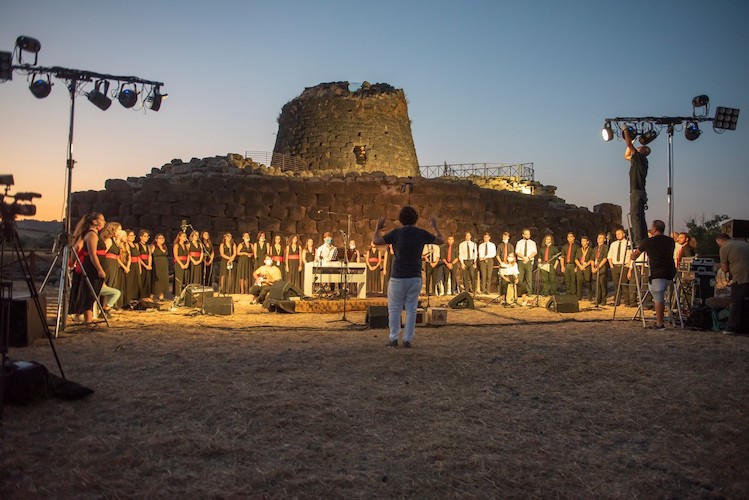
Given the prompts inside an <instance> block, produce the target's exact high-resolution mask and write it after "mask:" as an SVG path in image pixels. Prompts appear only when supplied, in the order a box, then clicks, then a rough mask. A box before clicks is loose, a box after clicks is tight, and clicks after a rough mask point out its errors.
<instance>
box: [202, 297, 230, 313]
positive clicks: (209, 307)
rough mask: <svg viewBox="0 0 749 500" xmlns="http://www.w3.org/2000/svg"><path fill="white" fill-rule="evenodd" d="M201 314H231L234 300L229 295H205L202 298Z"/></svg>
mask: <svg viewBox="0 0 749 500" xmlns="http://www.w3.org/2000/svg"><path fill="white" fill-rule="evenodd" d="M203 314H218V315H220V316H229V315H232V314H234V302H233V301H232V299H231V297H205V298H204V299H203Z"/></svg>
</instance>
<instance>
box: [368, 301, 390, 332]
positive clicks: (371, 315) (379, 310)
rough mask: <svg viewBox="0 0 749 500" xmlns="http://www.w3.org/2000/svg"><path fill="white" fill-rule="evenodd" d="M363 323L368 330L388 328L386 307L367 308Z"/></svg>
mask: <svg viewBox="0 0 749 500" xmlns="http://www.w3.org/2000/svg"><path fill="white" fill-rule="evenodd" d="M364 321H365V322H366V323H367V324H368V325H369V327H370V328H388V307H387V306H367V314H366V316H365V317H364Z"/></svg>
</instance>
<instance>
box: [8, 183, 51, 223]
mask: <svg viewBox="0 0 749 500" xmlns="http://www.w3.org/2000/svg"><path fill="white" fill-rule="evenodd" d="M0 184H4V185H5V192H4V193H3V195H2V200H0V216H1V217H2V219H3V220H15V218H16V216H17V215H23V216H33V215H36V205H34V204H33V203H31V202H32V201H33V200H34V198H41V197H42V195H40V194H39V193H16V194H15V195H11V194H8V191H10V187H11V186H12V185H14V184H15V181H14V180H13V176H12V175H0ZM6 197H7V198H11V199H12V200H13V202H12V203H6V202H5V198H6Z"/></svg>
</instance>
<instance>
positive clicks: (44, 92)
mask: <svg viewBox="0 0 749 500" xmlns="http://www.w3.org/2000/svg"><path fill="white" fill-rule="evenodd" d="M29 90H30V91H31V93H32V94H34V97H36V98H37V99H44V98H45V97H47V96H48V95H49V93H50V92H52V83H51V82H50V81H49V77H47V79H46V80H44V79H42V78H37V77H36V75H34V77H33V78H32V79H31V84H30V85H29Z"/></svg>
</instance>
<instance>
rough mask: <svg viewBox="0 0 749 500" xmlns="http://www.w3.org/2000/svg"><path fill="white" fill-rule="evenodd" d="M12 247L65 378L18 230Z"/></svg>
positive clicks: (61, 373)
mask: <svg viewBox="0 0 749 500" xmlns="http://www.w3.org/2000/svg"><path fill="white" fill-rule="evenodd" d="M13 249H14V251H15V254H16V257H17V258H18V263H19V264H20V266H21V270H22V271H23V277H24V280H25V281H26V286H27V287H28V289H29V295H30V296H31V298H32V300H33V302H34V305H35V306H36V312H37V314H38V315H39V318H40V319H41V323H42V328H44V334H45V335H46V336H47V340H48V341H49V346H50V348H52V354H53V355H54V357H55V361H56V362H57V368H58V369H59V370H60V376H61V377H62V378H65V372H64V371H63V369H62V364H61V363H60V358H59V357H58V356H57V350H56V349H55V344H54V342H52V334H51V332H50V331H49V325H47V312H46V311H45V310H44V309H43V308H42V304H41V302H40V301H39V293H38V292H37V290H36V285H35V284H34V276H33V275H32V274H31V268H30V267H29V262H28V260H27V259H26V254H24V252H23V248H22V247H21V240H20V239H19V238H18V231H14V234H13ZM6 318H7V317H6Z"/></svg>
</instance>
